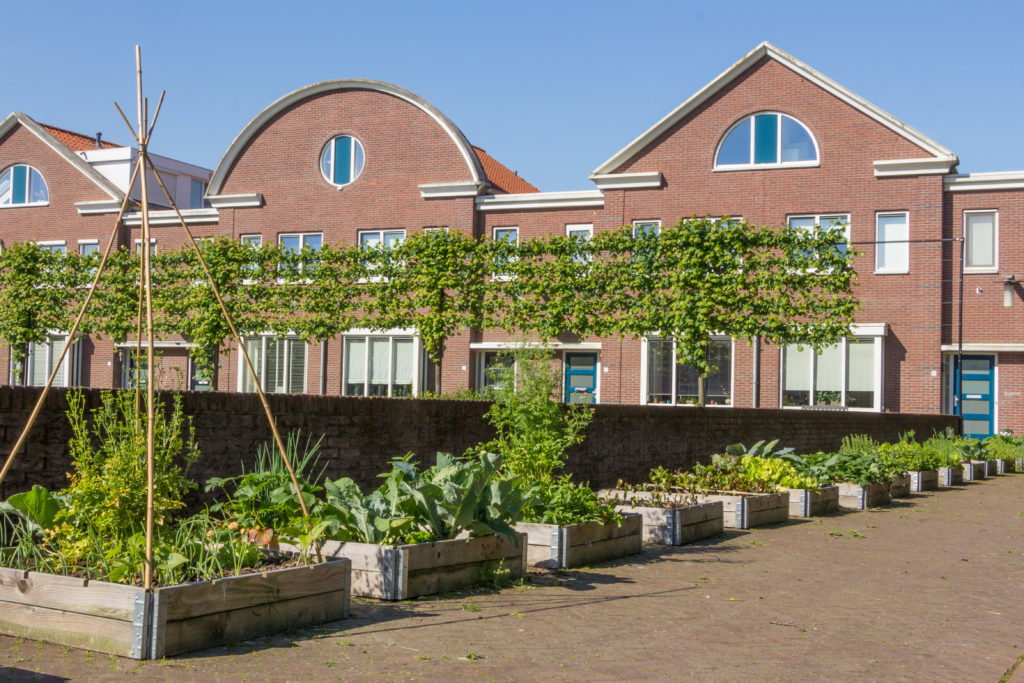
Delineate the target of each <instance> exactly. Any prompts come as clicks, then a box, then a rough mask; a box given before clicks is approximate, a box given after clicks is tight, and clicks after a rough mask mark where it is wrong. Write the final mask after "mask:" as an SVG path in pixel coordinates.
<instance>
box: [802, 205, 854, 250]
mask: <svg viewBox="0 0 1024 683" xmlns="http://www.w3.org/2000/svg"><path fill="white" fill-rule="evenodd" d="M789 225H790V227H793V228H800V229H802V230H814V229H815V228H818V227H823V228H836V227H840V226H842V227H844V228H845V231H846V242H845V243H843V244H840V245H838V248H839V251H840V252H841V253H843V254H845V253H846V252H847V250H848V249H849V244H848V243H849V241H850V214H848V213H828V214H808V215H803V216H790V217H789Z"/></svg>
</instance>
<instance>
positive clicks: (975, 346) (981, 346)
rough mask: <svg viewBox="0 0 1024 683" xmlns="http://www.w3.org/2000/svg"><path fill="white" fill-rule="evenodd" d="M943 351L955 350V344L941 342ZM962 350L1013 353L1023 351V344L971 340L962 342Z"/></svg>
mask: <svg viewBox="0 0 1024 683" xmlns="http://www.w3.org/2000/svg"><path fill="white" fill-rule="evenodd" d="M942 350H943V351H954V352H955V351H956V350H957V346H956V344H943V345H942ZM964 351H965V352H970V353H974V352H976V351H989V352H992V353H998V352H1000V351H1002V352H1004V353H1013V352H1019V351H1024V344H986V343H984V342H972V343H970V344H968V343H966V342H965V343H964Z"/></svg>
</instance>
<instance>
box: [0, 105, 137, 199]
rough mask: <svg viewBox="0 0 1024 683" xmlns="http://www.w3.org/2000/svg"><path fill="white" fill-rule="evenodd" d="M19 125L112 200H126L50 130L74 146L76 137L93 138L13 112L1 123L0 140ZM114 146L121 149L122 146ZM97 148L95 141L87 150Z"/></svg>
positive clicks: (113, 185)
mask: <svg viewBox="0 0 1024 683" xmlns="http://www.w3.org/2000/svg"><path fill="white" fill-rule="evenodd" d="M18 125H21V126H24V127H25V128H26V129H27V130H28V131H30V132H31V133H32V134H34V135H35V136H36V137H37V138H39V139H40V140H41V141H42V142H43V143H45V144H46V145H47V146H48V147H50V149H52V150H53V151H54V152H56V153H57V154H58V155H60V156H61V157H62V158H63V159H64V160H65V161H66V162H68V163H69V164H71V165H72V166H74V167H75V168H76V169H78V171H79V172H81V174H82V175H84V176H85V177H86V178H88V179H89V180H91V181H92V182H93V183H95V184H96V185H97V186H98V187H99V188H100V189H101V190H103V191H104V192H106V193H107V194H108V195H110V197H111V198H112V199H116V200H118V201H121V200H122V199H124V192H122V191H121V190H120V189H119V188H118V187H117V185H115V184H114V183H112V182H111V181H109V180H107V179H106V178H105V177H104V176H103V175H102V174H101V173H100V172H99V171H97V170H96V169H95V168H93V167H92V166H90V165H89V164H88V163H87V162H86V161H85V159H83V158H82V157H80V156H78V155H77V154H76V153H75V150H73V149H72V148H71V147H69V146H68V144H66V143H65V142H63V141H62V140H60V139H58V138H57V136H56V135H55V134H54V133H52V132H51V131H50V129H55V130H56V131H57V134H59V135H60V136H61V137H63V138H66V139H67V140H68V142H71V143H73V144H74V143H75V141H76V136H77V137H78V138H87V139H91V138H88V137H87V136H82V135H79V134H78V133H72V132H71V131H65V130H64V129H63V128H56V127H54V126H43V125H41V124H39V123H37V122H36V121H34V120H33V119H32V118H31V117H30V116H28V115H26V114H22V113H21V112H17V111H16V112H11V113H10V114H8V116H7V118H5V119H4V120H3V121H0V138H3V137H4V136H5V135H7V133H9V132H10V131H11V130H13V129H14V127H15V126H18ZM112 146H113V147H120V145H112ZM95 148H96V142H95V140H93V143H92V145H91V146H90V147H87V148H85V149H95ZM78 151H82V150H78Z"/></svg>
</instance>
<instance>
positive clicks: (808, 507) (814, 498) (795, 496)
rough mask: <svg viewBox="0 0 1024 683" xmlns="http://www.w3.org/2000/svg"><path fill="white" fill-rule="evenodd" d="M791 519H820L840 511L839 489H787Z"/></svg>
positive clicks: (833, 487) (827, 487) (831, 487)
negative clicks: (822, 516)
mask: <svg viewBox="0 0 1024 683" xmlns="http://www.w3.org/2000/svg"><path fill="white" fill-rule="evenodd" d="M787 490H788V491H789V516H790V517H818V516H820V515H828V514H831V513H833V512H837V511H838V510H839V487H838V486H822V487H821V488H820V489H818V490H817V491H815V490H814V489H787Z"/></svg>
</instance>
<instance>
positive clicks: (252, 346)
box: [239, 335, 307, 394]
mask: <svg viewBox="0 0 1024 683" xmlns="http://www.w3.org/2000/svg"><path fill="white" fill-rule="evenodd" d="M244 341H245V350H246V351H247V352H248V354H249V360H251V361H252V365H253V369H254V370H255V371H256V374H257V375H258V376H259V379H260V385H261V386H262V387H263V391H264V393H267V394H303V393H305V392H306V356H307V348H306V346H307V345H306V342H305V341H303V340H301V339H296V338H294V337H275V336H272V335H260V336H258V337H246V338H245V340H244ZM239 361H240V363H241V365H240V367H239V370H240V371H241V390H242V391H256V384H255V382H253V378H252V375H250V374H249V370H248V368H246V367H245V361H244V360H243V359H239Z"/></svg>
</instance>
